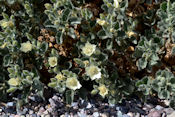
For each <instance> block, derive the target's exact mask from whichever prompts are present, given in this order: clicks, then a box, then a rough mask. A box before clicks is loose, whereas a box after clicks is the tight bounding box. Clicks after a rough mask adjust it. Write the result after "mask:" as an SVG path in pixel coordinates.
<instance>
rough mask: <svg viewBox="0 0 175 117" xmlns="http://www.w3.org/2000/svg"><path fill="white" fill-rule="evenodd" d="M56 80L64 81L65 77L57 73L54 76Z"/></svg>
mask: <svg viewBox="0 0 175 117" xmlns="http://www.w3.org/2000/svg"><path fill="white" fill-rule="evenodd" d="M55 78H56V79H58V80H59V81H62V80H64V79H65V76H64V75H63V74H62V73H58V74H57V75H56V76H55Z"/></svg>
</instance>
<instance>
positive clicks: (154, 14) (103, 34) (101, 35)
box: [0, 0, 175, 114]
mask: <svg viewBox="0 0 175 117" xmlns="http://www.w3.org/2000/svg"><path fill="white" fill-rule="evenodd" d="M142 2H145V4H151V3H152V2H151V1H149V0H147V1H141V2H140V4H141V5H142ZM140 4H139V3H138V5H140ZM0 5H1V8H0V16H1V17H0V18H1V19H0V26H1V29H0V61H1V63H0V70H1V73H0V93H1V94H2V95H0V99H3V98H2V97H8V96H9V97H10V95H9V94H17V95H19V94H21V96H20V98H19V99H18V100H17V102H18V103H17V106H18V108H20V106H22V104H24V103H27V101H28V96H29V95H30V94H31V92H34V93H36V94H38V95H39V96H41V97H42V98H43V99H44V95H43V91H44V87H46V86H48V87H50V88H53V89H54V90H55V91H57V92H59V93H62V94H64V96H65V99H66V102H67V103H69V104H70V103H71V102H72V101H73V100H74V95H79V97H87V95H100V96H101V97H102V98H107V99H108V101H109V103H118V102H121V101H122V100H123V99H126V98H129V97H130V96H131V95H132V94H134V93H138V92H142V95H143V96H144V97H147V96H149V95H153V94H155V93H156V94H157V95H158V97H159V98H160V99H168V100H171V105H173V103H172V102H173V100H174V99H173V97H174V93H173V92H174V90H175V89H174V83H175V81H174V74H173V73H174V71H173V69H174V65H175V64H174V63H172V64H169V63H168V64H167V63H166V61H170V59H171V60H173V59H174V58H173V57H174V53H175V46H174V39H175V34H174V24H175V22H174V21H175V17H174V13H175V10H174V9H175V3H171V2H170V1H169V0H168V1H167V2H162V3H157V4H156V6H154V4H151V5H153V8H152V9H151V8H148V9H149V10H146V11H144V13H140V14H137V13H136V12H135V11H131V8H130V7H131V3H130V1H128V0H118V1H117V0H115V1H113V0H103V1H101V2H97V4H94V3H91V2H90V3H89V4H88V3H86V1H85V0H50V1H49V0H48V1H44V0H39V1H38V0H30V1H27V0H0ZM143 5H144V4H143ZM144 7H147V6H144ZM128 14H129V15H128ZM140 26H141V28H140ZM170 45H171V46H170ZM165 55H168V57H169V58H168V60H164V58H166V57H165ZM156 67H157V68H158V70H155V68H156ZM160 68H161V69H164V70H160ZM143 72H144V73H143ZM142 73H143V74H142ZM155 73H156V74H155ZM138 74H142V75H141V76H139V75H138ZM154 74H155V75H154ZM136 89H137V90H136ZM15 96H16V95H15ZM4 99H5V98H4ZM119 114H120V113H119Z"/></svg>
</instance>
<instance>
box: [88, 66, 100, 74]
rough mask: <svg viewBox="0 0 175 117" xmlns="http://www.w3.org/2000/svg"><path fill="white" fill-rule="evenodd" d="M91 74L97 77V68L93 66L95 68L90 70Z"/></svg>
mask: <svg viewBox="0 0 175 117" xmlns="http://www.w3.org/2000/svg"><path fill="white" fill-rule="evenodd" d="M89 72H90V73H91V74H92V75H95V74H98V69H97V68H96V67H95V66H93V67H91V68H90V70H89Z"/></svg>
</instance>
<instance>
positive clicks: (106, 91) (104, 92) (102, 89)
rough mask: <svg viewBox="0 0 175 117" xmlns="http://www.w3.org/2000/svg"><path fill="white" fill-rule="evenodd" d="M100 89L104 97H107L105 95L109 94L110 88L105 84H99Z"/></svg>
mask: <svg viewBox="0 0 175 117" xmlns="http://www.w3.org/2000/svg"><path fill="white" fill-rule="evenodd" d="M98 90H99V91H100V93H99V94H100V95H101V96H102V97H105V95H107V94H108V89H107V88H106V86H105V85H101V86H99V87H98Z"/></svg>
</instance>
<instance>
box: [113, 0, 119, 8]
mask: <svg viewBox="0 0 175 117" xmlns="http://www.w3.org/2000/svg"><path fill="white" fill-rule="evenodd" d="M114 7H115V8H119V1H118V0H114Z"/></svg>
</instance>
